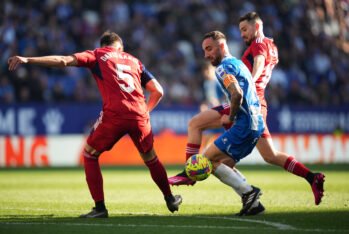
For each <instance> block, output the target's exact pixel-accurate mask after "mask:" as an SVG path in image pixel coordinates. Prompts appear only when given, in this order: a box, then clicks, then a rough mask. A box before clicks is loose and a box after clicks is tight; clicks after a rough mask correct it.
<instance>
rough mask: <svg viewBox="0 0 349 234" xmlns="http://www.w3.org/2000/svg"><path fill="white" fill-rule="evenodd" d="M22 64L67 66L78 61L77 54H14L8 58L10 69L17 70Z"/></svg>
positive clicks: (73, 64)
mask: <svg viewBox="0 0 349 234" xmlns="http://www.w3.org/2000/svg"><path fill="white" fill-rule="evenodd" d="M20 64H35V65H39V66H47V67H66V66H77V65H78V61H77V60H76V58H75V56H73V55H68V56H62V55H50V56H42V57H21V56H13V57H11V58H9V59H8V69H9V70H10V71H14V70H16V68H17V67H18V66H19V65H20Z"/></svg>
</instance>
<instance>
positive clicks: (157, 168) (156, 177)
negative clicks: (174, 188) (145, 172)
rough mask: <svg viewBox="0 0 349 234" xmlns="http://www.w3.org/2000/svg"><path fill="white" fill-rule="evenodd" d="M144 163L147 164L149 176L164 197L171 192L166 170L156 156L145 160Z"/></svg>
mask: <svg viewBox="0 0 349 234" xmlns="http://www.w3.org/2000/svg"><path fill="white" fill-rule="evenodd" d="M145 165H147V167H148V168H149V171H150V175H151V178H152V179H153V181H154V182H155V183H156V184H157V186H158V187H159V188H160V190H161V192H162V194H163V195H164V197H166V196H169V195H171V194H172V193H171V189H170V185H169V183H168V180H167V173H166V170H165V168H164V166H163V165H162V163H161V162H160V161H159V159H158V157H155V158H153V159H152V160H150V161H147V162H145Z"/></svg>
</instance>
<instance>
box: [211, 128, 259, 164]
mask: <svg viewBox="0 0 349 234" xmlns="http://www.w3.org/2000/svg"><path fill="white" fill-rule="evenodd" d="M262 130H263V129H262ZM262 132H263V131H253V130H246V131H244V132H243V133H242V132H241V131H239V130H237V129H236V128H235V127H234V126H233V127H232V128H230V129H228V130H227V131H225V132H224V133H223V134H222V135H221V136H219V137H218V138H217V139H216V140H215V141H214V144H215V145H216V146H217V147H218V149H220V150H221V151H222V152H224V153H225V154H227V155H228V156H230V157H231V158H232V159H234V161H235V162H239V161H240V160H241V159H242V158H244V157H246V156H247V155H249V154H250V153H251V152H252V150H253V148H254V147H255V146H256V144H257V141H258V139H259V138H260V136H261V133H262Z"/></svg>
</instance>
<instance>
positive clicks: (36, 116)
mask: <svg viewBox="0 0 349 234" xmlns="http://www.w3.org/2000/svg"><path fill="white" fill-rule="evenodd" d="M0 6H1V7H0V8H1V11H2V14H1V16H0V22H1V23H0V51H1V53H0V65H1V69H0V135H37V134H62V133H63V134H65V133H68V134H70V133H84V132H86V131H87V129H88V127H89V126H90V125H91V123H93V121H94V120H95V119H96V118H97V116H98V113H99V110H100V96H99V94H98V90H97V88H96V85H95V83H94V80H93V78H92V76H91V74H89V73H88V71H86V70H84V69H78V68H69V69H45V68H39V67H34V66H21V67H20V69H18V70H17V71H16V72H12V73H10V72H8V70H7V59H8V57H10V56H11V55H15V54H20V55H24V56H41V55H47V54H64V55H68V54H72V53H74V52H76V51H82V50H86V49H94V48H95V47H97V46H98V39H99V36H100V35H101V34H102V32H103V31H105V30H107V29H110V30H113V31H115V32H117V33H118V34H120V36H121V37H122V38H123V39H124V41H125V45H126V51H127V52H130V53H131V54H134V55H135V56H137V57H139V58H140V59H141V60H142V61H143V63H144V64H145V65H146V66H147V68H148V69H149V70H150V71H151V72H152V73H153V74H154V75H155V76H156V77H157V78H158V79H159V81H160V83H161V84H162V85H163V86H164V89H165V97H164V99H163V100H162V102H161V104H160V106H159V107H158V108H157V109H156V111H154V113H153V114H152V115H153V120H152V121H153V127H154V131H155V132H158V131H161V130H162V129H164V128H171V129H173V130H174V131H176V132H178V133H185V132H186V123H187V120H188V119H189V118H190V117H191V116H192V115H193V114H195V113H196V112H198V111H199V106H200V105H201V104H202V103H206V102H207V101H208V99H209V94H208V93H207V92H205V89H204V86H205V84H206V83H207V82H206V78H205V74H204V71H203V67H204V64H205V63H204V61H203V54H202V50H201V38H202V35H203V34H204V33H205V32H207V31H211V30H216V29H218V30H221V31H223V32H225V33H226V34H227V36H228V39H229V45H230V48H231V52H232V54H233V55H234V56H236V57H240V56H241V53H242V52H243V50H244V48H245V45H244V43H243V42H242V40H241V38H240V33H239V29H238V18H239V16H240V15H242V14H244V13H246V12H248V11H252V10H254V11H257V12H258V13H259V14H260V16H261V18H262V19H263V21H264V31H265V34H266V36H268V37H272V38H274V40H275V42H276V44H277V46H278V47H279V56H280V63H279V64H278V66H277V67H276V68H275V69H274V72H273V75H272V79H271V81H270V83H269V85H268V88H267V91H266V96H267V100H268V104H269V106H270V112H269V115H268V124H269V126H270V129H271V131H272V132H286V133H333V132H339V133H340V132H345V133H347V132H348V130H349V129H348V128H349V95H348V92H349V77H348V74H349V3H348V1H346V0H338V1H324V0H309V1H300V0H285V1H276V0H249V1H246V0H235V1H221V0H215V1H213V0H188V1H181V0H170V1H123V0H105V1H94V0H93V1H92V0H84V1H83V0H76V1H68V0H42V1H41V0H27V1H24V0H23V1H19V0H11V1H7V0H5V1H2V2H1V3H0ZM174 9H176V10H175V11H174ZM77 113H78V114H77ZM45 116H46V117H45ZM44 117H45V118H44ZM173 118H174V119H175V120H176V121H173ZM45 119H46V120H45ZM45 121H46V122H45ZM47 122H51V123H56V125H54V126H53V127H52V126H51V128H49V127H47V125H45V123H47ZM60 123H61V125H60ZM55 126H56V127H55Z"/></svg>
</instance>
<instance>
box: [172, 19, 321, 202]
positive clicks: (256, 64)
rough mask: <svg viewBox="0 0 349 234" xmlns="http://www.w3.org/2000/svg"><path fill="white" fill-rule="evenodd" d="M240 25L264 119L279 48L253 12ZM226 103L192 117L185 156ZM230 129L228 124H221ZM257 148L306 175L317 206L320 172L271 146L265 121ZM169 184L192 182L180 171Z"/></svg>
mask: <svg viewBox="0 0 349 234" xmlns="http://www.w3.org/2000/svg"><path fill="white" fill-rule="evenodd" d="M239 28H240V32H241V37H242V39H243V40H244V41H245V43H246V45H247V46H248V48H247V49H246V51H245V52H244V54H243V56H242V61H243V62H244V63H245V65H246V66H247V67H248V68H249V70H250V72H251V73H252V78H253V81H254V82H255V86H256V90H257V94H258V98H259V100H260V102H261V106H262V114H263V118H264V122H265V123H266V118H267V102H266V100H265V97H264V90H265V87H266V86H267V84H268V82H269V80H270V77H271V73H272V70H273V68H274V66H275V65H276V64H277V63H278V51H277V47H276V46H275V44H274V42H273V39H270V38H267V37H265V36H264V33H263V22H262V20H261V18H260V17H259V16H258V14H257V13H256V12H249V13H247V14H245V15H244V16H242V17H240V20H239ZM229 113H230V107H229V105H221V106H218V107H214V108H212V109H209V110H206V111H204V112H201V113H199V114H197V115H196V116H194V117H193V118H192V119H191V120H190V122H189V126H188V143H187V147H186V158H189V157H190V156H191V155H193V154H196V153H198V152H199V150H200V146H201V139H202V131H203V130H205V129H211V128H219V127H221V126H222V125H223V126H224V124H222V122H223V121H222V119H223V118H224V116H225V115H229ZM224 127H225V128H229V127H230V126H224ZM257 149H258V151H259V153H260V154H261V155H262V157H263V159H264V160H265V161H266V162H268V163H270V164H273V165H277V166H280V167H283V168H284V169H285V170H287V171H289V172H290V173H293V174H295V175H297V176H300V177H303V178H305V179H306V180H307V181H308V182H309V184H310V185H311V188H312V191H313V194H314V199H315V204H316V205H319V204H320V202H321V199H322V197H323V192H324V188H323V185H324V181H325V180H324V178H325V175H324V174H322V173H313V172H311V171H310V170H309V169H308V168H307V167H306V166H304V165H303V164H302V163H300V162H298V161H297V160H296V159H295V158H294V157H292V156H290V155H288V154H286V153H284V152H280V151H277V150H276V149H275V148H274V145H273V141H272V138H271V135H270V133H269V130H268V127H267V125H266V124H265V131H264V132H263V134H262V136H261V138H260V139H259V140H258V143H257ZM169 182H170V184H171V185H181V184H191V185H192V184H194V183H195V182H194V181H191V180H190V179H189V178H188V177H187V176H186V175H185V173H183V172H182V173H179V174H178V175H176V176H173V177H170V178H169Z"/></svg>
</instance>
